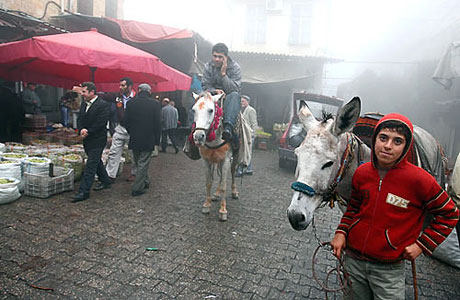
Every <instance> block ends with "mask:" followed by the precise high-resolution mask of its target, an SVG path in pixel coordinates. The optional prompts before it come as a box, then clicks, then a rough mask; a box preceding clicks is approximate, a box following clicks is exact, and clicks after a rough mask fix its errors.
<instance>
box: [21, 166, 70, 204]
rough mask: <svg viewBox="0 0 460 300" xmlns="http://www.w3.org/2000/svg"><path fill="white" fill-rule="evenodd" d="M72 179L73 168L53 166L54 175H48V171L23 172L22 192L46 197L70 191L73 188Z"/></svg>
mask: <svg viewBox="0 0 460 300" xmlns="http://www.w3.org/2000/svg"><path fill="white" fill-rule="evenodd" d="M73 179H74V172H73V169H67V168H61V167H54V177H49V174H48V172H46V173H39V174H31V173H24V194H25V195H28V196H33V197H38V198H47V197H49V196H51V195H55V194H58V193H62V192H65V191H72V190H73V188H74V183H73Z"/></svg>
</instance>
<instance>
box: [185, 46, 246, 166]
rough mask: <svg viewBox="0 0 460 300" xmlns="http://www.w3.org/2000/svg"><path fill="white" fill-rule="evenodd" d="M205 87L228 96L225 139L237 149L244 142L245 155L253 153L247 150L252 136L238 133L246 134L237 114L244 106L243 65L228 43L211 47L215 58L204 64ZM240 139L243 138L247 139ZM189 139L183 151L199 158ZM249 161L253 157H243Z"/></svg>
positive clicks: (210, 91)
mask: <svg viewBox="0 0 460 300" xmlns="http://www.w3.org/2000/svg"><path fill="white" fill-rule="evenodd" d="M202 87H203V91H205V92H208V93H210V94H211V95H222V97H221V99H223V98H224V97H225V99H224V101H223V114H224V115H223V132H222V139H223V140H224V141H227V142H229V143H231V145H232V148H233V150H234V151H237V150H239V149H238V148H239V145H240V142H241V144H242V145H243V146H244V147H243V148H244V149H242V150H243V151H242V152H243V155H244V156H245V157H247V156H248V155H249V156H250V153H249V154H247V152H250V149H251V148H250V147H251V145H248V144H249V143H250V141H248V140H250V137H249V138H248V139H245V137H243V136H239V134H238V133H240V135H243V134H244V132H245V130H242V131H240V128H238V127H239V126H238V121H240V122H241V118H239V116H238V115H239V113H240V110H241V97H240V90H241V68H240V65H239V64H238V63H237V62H236V61H234V60H233V59H232V58H231V57H230V56H228V47H227V46H226V45H225V44H224V43H217V44H215V45H214V46H213V47H212V60H211V61H210V62H207V63H206V64H205V67H204V73H203V80H202ZM243 127H244V126H243ZM192 134H193V132H192ZM239 139H244V141H240V140H239ZM190 140H192V139H191V138H189V139H188V140H187V141H186V144H185V146H184V152H185V154H186V155H187V156H189V157H190V158H192V159H199V158H200V156H199V154H198V151H197V149H196V147H195V145H194V144H193V143H192V144H191V145H190V144H189V142H190ZM240 157H241V153H240ZM246 161H247V164H248V163H249V161H250V159H249V158H245V159H243V160H242V164H243V165H245V163H244V162H246ZM247 164H246V165H247Z"/></svg>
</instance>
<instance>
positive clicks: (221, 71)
mask: <svg viewBox="0 0 460 300" xmlns="http://www.w3.org/2000/svg"><path fill="white" fill-rule="evenodd" d="M220 74H221V75H222V77H223V76H225V74H227V56H225V55H224V60H223V61H222V67H220Z"/></svg>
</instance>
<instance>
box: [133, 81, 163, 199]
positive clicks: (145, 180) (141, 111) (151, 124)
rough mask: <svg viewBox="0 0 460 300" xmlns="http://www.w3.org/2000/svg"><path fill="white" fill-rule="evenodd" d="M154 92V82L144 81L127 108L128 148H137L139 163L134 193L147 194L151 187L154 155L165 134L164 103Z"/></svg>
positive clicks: (136, 194)
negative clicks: (149, 172)
mask: <svg viewBox="0 0 460 300" xmlns="http://www.w3.org/2000/svg"><path fill="white" fill-rule="evenodd" d="M150 91H151V88H150V85H148V84H146V83H143V84H140V85H139V92H138V94H137V96H136V97H134V99H132V100H131V101H129V102H128V104H127V106H126V111H125V127H126V129H127V130H128V133H129V135H130V139H129V145H128V147H129V149H132V150H133V155H134V163H135V165H136V179H135V180H134V183H133V186H132V188H131V195H132V196H139V195H142V194H144V193H145V189H147V188H148V187H149V184H150V182H149V176H148V170H149V163H150V157H151V156H152V151H153V149H154V147H155V145H156V144H158V143H159V138H160V133H161V104H160V103H159V102H158V101H155V100H153V99H152V98H151V97H150Z"/></svg>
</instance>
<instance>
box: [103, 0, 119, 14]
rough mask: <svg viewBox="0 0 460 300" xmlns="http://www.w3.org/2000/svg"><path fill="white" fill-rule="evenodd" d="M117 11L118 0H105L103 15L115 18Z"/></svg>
mask: <svg viewBox="0 0 460 300" xmlns="http://www.w3.org/2000/svg"><path fill="white" fill-rule="evenodd" d="M117 11H118V0H105V16H106V17H109V18H116V17H117Z"/></svg>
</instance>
